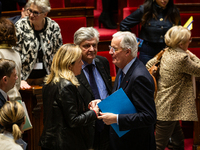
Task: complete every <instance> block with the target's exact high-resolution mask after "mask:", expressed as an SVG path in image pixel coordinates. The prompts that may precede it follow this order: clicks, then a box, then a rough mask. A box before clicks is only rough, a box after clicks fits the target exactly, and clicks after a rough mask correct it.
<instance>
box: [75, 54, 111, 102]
mask: <svg viewBox="0 0 200 150" xmlns="http://www.w3.org/2000/svg"><path fill="white" fill-rule="evenodd" d="M94 61H95V64H96V67H97V70H98V71H99V73H100V75H101V77H102V79H103V81H104V83H105V85H106V88H107V91H108V94H109V95H110V94H111V91H112V81H111V77H110V67H109V62H108V60H107V59H106V58H105V57H102V56H96V58H95V59H94ZM77 78H78V81H79V83H80V86H79V87H78V90H79V92H80V93H81V95H82V97H83V98H84V100H85V105H86V106H88V104H89V103H90V102H91V101H92V100H94V99H95V98H94V95H93V93H92V89H91V87H90V84H89V83H88V81H87V78H86V77H85V74H84V72H83V70H82V71H81V74H80V75H78V76H77ZM97 86H98V85H97Z"/></svg>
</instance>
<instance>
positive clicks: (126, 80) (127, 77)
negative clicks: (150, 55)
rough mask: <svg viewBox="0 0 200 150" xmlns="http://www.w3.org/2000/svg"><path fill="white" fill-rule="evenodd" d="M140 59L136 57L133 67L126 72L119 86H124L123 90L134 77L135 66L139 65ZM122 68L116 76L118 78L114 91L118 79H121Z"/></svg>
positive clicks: (114, 89) (115, 88) (116, 81)
mask: <svg viewBox="0 0 200 150" xmlns="http://www.w3.org/2000/svg"><path fill="white" fill-rule="evenodd" d="M138 63H139V61H138V58H136V60H135V62H134V63H133V64H132V65H131V67H130V68H129V70H128V72H127V73H126V75H125V77H124V79H123V80H122V82H121V85H120V86H119V88H122V89H123V90H124V89H125V88H126V86H127V85H128V83H129V81H130V79H131V78H132V77H131V76H132V74H133V73H134V70H135V68H136V67H137V65H138ZM120 71H121V69H119V70H118V73H117V76H116V80H115V83H114V88H113V92H114V91H116V90H117V84H118V80H119V74H120Z"/></svg>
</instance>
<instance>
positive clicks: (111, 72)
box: [97, 51, 116, 77]
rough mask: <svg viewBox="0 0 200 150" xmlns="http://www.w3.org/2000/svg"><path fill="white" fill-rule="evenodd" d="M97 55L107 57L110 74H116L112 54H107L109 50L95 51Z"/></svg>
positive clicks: (112, 75)
mask: <svg viewBox="0 0 200 150" xmlns="http://www.w3.org/2000/svg"><path fill="white" fill-rule="evenodd" d="M97 55H99V56H103V57H106V58H107V59H108V62H109V65H110V76H111V77H115V76H116V67H115V65H114V64H113V63H112V56H111V55H110V54H109V51H100V52H97Z"/></svg>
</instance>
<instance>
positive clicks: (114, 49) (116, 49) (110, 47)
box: [108, 45, 119, 53]
mask: <svg viewBox="0 0 200 150" xmlns="http://www.w3.org/2000/svg"><path fill="white" fill-rule="evenodd" d="M108 47H109V49H110V50H111V49H112V50H113V53H115V52H116V51H118V50H119V48H114V47H112V46H110V45H109V46H108Z"/></svg>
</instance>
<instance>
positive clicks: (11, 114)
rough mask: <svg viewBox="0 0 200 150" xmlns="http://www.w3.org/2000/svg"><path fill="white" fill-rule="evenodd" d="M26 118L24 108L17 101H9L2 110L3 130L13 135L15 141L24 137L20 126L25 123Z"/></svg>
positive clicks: (0, 115) (0, 120)
mask: <svg viewBox="0 0 200 150" xmlns="http://www.w3.org/2000/svg"><path fill="white" fill-rule="evenodd" d="M24 117H25V113H24V108H23V106H22V105H21V104H20V103H19V102H17V101H13V102H11V101H7V102H6V103H5V104H4V105H3V107H2V108H1V110H0V123H1V124H2V126H3V130H4V131H8V132H10V133H12V134H13V137H14V140H15V141H16V140H17V139H19V138H20V137H21V135H22V132H21V130H20V126H21V124H22V123H23V122H24Z"/></svg>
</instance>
